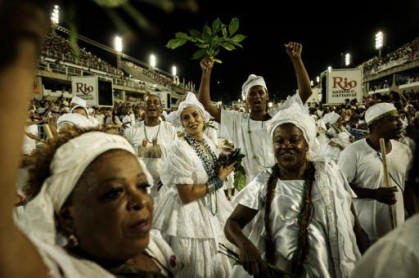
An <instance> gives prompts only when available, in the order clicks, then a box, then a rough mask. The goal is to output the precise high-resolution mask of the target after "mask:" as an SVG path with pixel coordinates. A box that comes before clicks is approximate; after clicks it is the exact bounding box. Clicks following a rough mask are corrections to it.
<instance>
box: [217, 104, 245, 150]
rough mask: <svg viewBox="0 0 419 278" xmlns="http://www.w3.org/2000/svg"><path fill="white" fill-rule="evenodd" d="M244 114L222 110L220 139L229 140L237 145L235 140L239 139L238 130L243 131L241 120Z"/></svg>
mask: <svg viewBox="0 0 419 278" xmlns="http://www.w3.org/2000/svg"><path fill="white" fill-rule="evenodd" d="M242 117H243V114H242V113H240V112H237V111H227V110H224V109H222V110H221V121H220V137H221V138H225V139H229V140H231V141H233V142H234V143H235V144H236V142H235V140H234V139H235V138H236V137H237V135H236V133H237V130H241V128H242V127H241V126H240V123H241V121H240V120H241V118H242Z"/></svg>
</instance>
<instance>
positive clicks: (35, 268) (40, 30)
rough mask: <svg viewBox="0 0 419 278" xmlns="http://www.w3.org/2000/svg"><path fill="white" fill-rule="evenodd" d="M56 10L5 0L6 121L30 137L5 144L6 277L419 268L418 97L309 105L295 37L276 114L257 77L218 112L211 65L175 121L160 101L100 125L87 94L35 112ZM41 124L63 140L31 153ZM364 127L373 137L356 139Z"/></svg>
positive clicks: (1, 270) (204, 64)
mask: <svg viewBox="0 0 419 278" xmlns="http://www.w3.org/2000/svg"><path fill="white" fill-rule="evenodd" d="M48 6H49V4H48V2H43V3H42V4H41V2H39V1H32V0H24V1H6V2H5V1H0V23H2V24H0V26H3V27H0V38H1V39H2V41H3V42H4V43H3V44H1V45H0V90H1V91H2V94H1V95H0V107H1V111H2V112H3V114H2V116H1V117H0V124H2V126H13V127H14V128H12V129H10V130H9V131H8V132H6V133H4V134H3V136H2V137H1V140H2V144H0V151H1V154H2V156H0V166H1V167H2V171H3V172H2V175H1V176H0V182H1V184H3V192H2V193H3V194H2V195H1V197H0V200H1V201H0V214H1V215H0V228H1V230H2V233H1V234H0V243H1V246H2V249H3V250H2V252H1V254H0V276H1V277H246V276H254V277H279V276H281V277H284V276H285V277H394V276H397V277H399V276H400V277H414V275H415V274H416V273H417V270H418V269H417V268H418V266H417V265H418V261H419V260H418V258H419V256H418V251H417V248H416V247H417V240H416V239H415V238H414V235H415V234H416V232H417V230H418V224H417V223H418V216H417V215H415V213H416V211H417V208H416V199H415V197H416V194H418V197H419V190H418V188H419V187H418V186H419V185H418V180H419V177H418V172H417V167H419V163H418V161H417V160H418V159H419V154H418V149H419V148H416V147H415V142H416V141H415V139H416V137H414V134H415V132H416V126H415V122H417V120H416V119H417V117H416V109H415V105H416V103H415V102H413V101H412V102H411V103H409V100H411V99H409V100H408V99H406V97H402V96H401V95H400V94H397V93H394V94H391V95H390V96H378V95H375V96H374V97H371V98H366V99H365V100H364V102H363V103H360V104H358V103H356V102H355V101H351V100H349V99H348V100H347V102H346V103H345V104H343V105H341V106H339V107H330V106H327V107H320V106H315V107H311V108H310V109H309V107H308V106H307V104H306V101H307V99H308V98H309V97H310V95H311V87H310V81H309V78H308V74H307V71H306V68H305V66H304V63H303V59H302V53H303V46H302V45H301V44H300V43H297V42H289V43H287V44H285V45H284V52H285V53H286V55H288V57H289V59H290V62H291V64H292V66H293V69H294V72H295V76H296V81H297V86H298V88H299V90H298V93H297V94H295V95H294V96H292V97H290V98H289V99H287V100H286V101H284V102H283V103H281V104H280V105H279V106H278V107H277V108H276V109H275V111H269V109H268V100H269V93H268V89H267V87H268V86H267V84H266V83H265V81H264V78H263V77H262V76H258V75H255V74H251V75H249V78H248V79H247V80H246V81H245V82H244V84H243V86H242V94H243V96H245V99H246V105H247V108H248V109H249V110H248V111H247V112H246V111H244V112H243V111H233V110H231V111H230V110H226V109H220V108H219V107H216V106H213V105H212V101H211V90H210V83H211V73H212V71H213V70H215V68H214V63H213V61H212V60H211V59H210V58H204V59H202V60H201V61H200V67H201V70H202V78H201V84H200V88H199V93H198V94H197V95H195V94H193V93H188V94H187V95H186V97H185V99H184V100H182V102H181V103H180V104H179V106H178V108H177V110H176V111H172V112H171V113H169V114H168V115H167V116H164V115H163V109H162V103H161V99H160V98H159V96H158V95H156V94H149V95H148V96H147V98H146V99H145V103H144V107H142V108H143V110H144V111H143V116H142V117H141V118H139V117H138V116H136V115H135V113H134V107H132V106H130V105H128V104H126V105H122V107H123V108H124V109H126V110H127V111H126V113H125V115H124V116H123V117H121V116H120V115H117V114H116V113H115V111H113V109H106V111H105V112H104V115H103V117H102V119H100V120H98V118H97V117H94V116H93V114H92V110H89V108H88V107H86V103H85V101H84V100H82V99H79V98H73V99H71V100H70V101H67V100H63V99H60V100H59V103H58V102H57V103H50V102H48V101H43V103H37V102H36V101H35V102H32V104H34V105H35V106H34V107H33V106H29V105H28V104H30V103H31V93H32V88H33V82H34V78H35V77H34V74H33V73H34V70H35V69H36V64H37V60H38V58H39V55H40V52H41V49H42V45H43V42H44V40H45V38H46V36H47V34H48V32H49V28H50V22H49V19H48V14H49V13H48V10H49V9H48ZM11 11H13V13H12V12H11ZM16 14H18V15H20V16H19V18H20V19H24V20H16V16H15V15H16ZM4 26H7V28H5V27H4ZM38 105H39V106H38ZM64 108H66V109H64ZM28 111H29V113H28ZM353 111H355V112H356V114H355V113H354V112H353ZM271 113H272V115H271ZM403 113H404V118H403V116H402V114H403ZM40 116H43V117H44V119H39V118H38V117H40ZM124 119H126V120H124ZM38 120H39V121H41V120H43V121H44V122H43V124H44V126H45V130H46V131H47V133H48V136H47V138H46V139H45V140H44V141H42V142H40V143H39V144H35V145H34V144H32V145H31V148H29V147H28V148H29V150H28V148H24V147H22V146H25V144H23V142H24V140H25V141H26V140H37V138H38V136H37V135H36V134H32V132H34V130H35V129H34V128H33V127H31V128H30V126H32V125H34V124H35V125H36V124H37V121H38ZM210 120H213V123H212V124H211V122H210ZM128 121H129V123H130V124H129V125H127V124H126V123H127V122H128ZM124 124H125V125H124ZM356 124H358V125H356ZM354 125H355V126H354ZM24 128H26V129H25V131H24ZM359 128H363V130H365V131H366V133H365V134H364V135H363V136H362V137H363V138H355V136H354V135H353V134H352V133H351V131H352V130H354V129H359ZM23 135H25V136H26V137H25V138H24V136H23ZM406 138H407V139H406ZM409 138H410V141H409V140H408V139H409ZM226 141H227V142H228V145H229V146H232V147H231V148H227V149H228V151H226V148H225V147H226V145H223V144H226V143H225V142H226ZM326 146H327V147H326ZM22 149H23V150H24V152H23V153H22ZM234 149H239V151H240V152H241V153H242V154H243V155H245V157H244V158H243V160H241V159H239V160H236V159H237V156H236V157H233V155H232V154H233V153H237V152H235V151H234ZM413 153H414V154H415V155H413ZM240 166H242V167H243V168H244V171H245V175H246V182H245V183H246V186H245V187H244V188H243V189H242V190H241V191H240V192H238V193H237V194H235V196H234V197H233V200H232V201H230V200H229V199H228V198H227V196H226V194H225V192H224V189H226V186H227V184H228V183H229V180H230V179H231V177H232V176H233V175H234V172H235V171H236V170H238V168H240ZM409 169H410V172H409ZM24 173H26V174H24ZM408 173H410V175H409V176H408ZM25 175H26V176H25ZM18 177H19V178H20V185H19V186H17V184H18ZM17 187H18V188H19V190H20V191H19V194H20V195H23V197H22V198H20V199H18V200H16V199H15V198H14V197H13V196H16V191H18V190H17ZM409 218H410V219H409ZM406 220H407V221H406ZM23 254H24V257H25V264H24V265H22V263H21V260H22V255H23ZM235 263H237V264H235Z"/></svg>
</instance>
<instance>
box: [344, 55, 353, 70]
mask: <svg viewBox="0 0 419 278" xmlns="http://www.w3.org/2000/svg"><path fill="white" fill-rule="evenodd" d="M351 63H352V61H351V54H350V53H346V54H345V67H348V66H349V65H350V64H351Z"/></svg>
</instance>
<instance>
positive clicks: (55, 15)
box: [51, 5, 60, 25]
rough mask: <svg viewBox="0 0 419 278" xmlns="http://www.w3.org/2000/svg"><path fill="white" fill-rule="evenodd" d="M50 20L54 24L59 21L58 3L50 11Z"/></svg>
mask: <svg viewBox="0 0 419 278" xmlns="http://www.w3.org/2000/svg"><path fill="white" fill-rule="evenodd" d="M51 21H52V23H53V24H56V25H58V24H59V23H60V7H59V6H58V5H54V9H53V10H52V13H51Z"/></svg>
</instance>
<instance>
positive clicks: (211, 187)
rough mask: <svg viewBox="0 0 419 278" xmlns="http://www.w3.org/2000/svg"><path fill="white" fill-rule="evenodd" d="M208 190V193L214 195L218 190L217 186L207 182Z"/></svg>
mask: <svg viewBox="0 0 419 278" xmlns="http://www.w3.org/2000/svg"><path fill="white" fill-rule="evenodd" d="M207 190H208V193H212V192H214V191H216V190H217V189H215V185H214V184H212V183H211V182H210V181H208V182H207Z"/></svg>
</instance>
